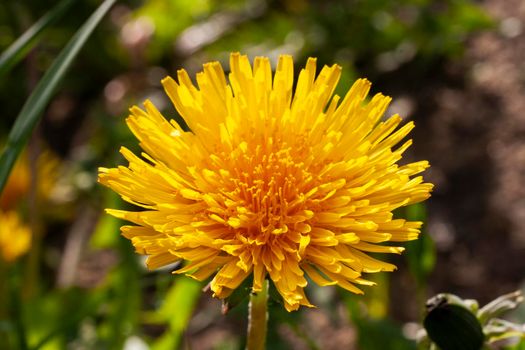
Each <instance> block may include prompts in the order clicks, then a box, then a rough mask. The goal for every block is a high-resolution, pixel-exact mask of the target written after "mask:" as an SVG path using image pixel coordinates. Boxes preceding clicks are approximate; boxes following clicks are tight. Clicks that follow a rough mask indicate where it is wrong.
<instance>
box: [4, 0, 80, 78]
mask: <svg viewBox="0 0 525 350" xmlns="http://www.w3.org/2000/svg"><path fill="white" fill-rule="evenodd" d="M73 1H76V0H62V1H61V2H59V3H58V4H57V5H56V6H55V7H53V8H52V9H51V10H50V11H49V12H47V13H46V14H45V15H44V16H43V17H42V18H40V19H39V20H38V21H37V22H36V23H35V24H33V25H32V26H31V27H30V28H29V29H28V30H26V31H25V33H24V34H22V35H21V36H20V37H19V38H18V39H17V40H15V42H14V43H12V44H11V46H9V47H8V48H7V49H6V50H5V51H4V52H3V53H2V55H0V78H2V77H3V76H4V75H5V74H6V73H7V72H8V71H9V70H10V69H11V68H12V67H13V66H14V65H15V64H17V63H18V62H19V61H20V60H21V59H22V58H23V57H24V56H25V55H26V53H27V52H28V51H29V50H30V49H31V48H32V47H33V46H34V45H35V44H36V39H37V37H38V36H39V35H40V33H42V31H43V30H44V29H46V28H47V27H48V26H50V25H51V24H52V23H53V22H55V21H56V20H57V19H59V18H60V17H62V15H63V14H64V13H65V12H66V10H67V9H68V8H69V7H70V6H71V4H72V3H73Z"/></svg>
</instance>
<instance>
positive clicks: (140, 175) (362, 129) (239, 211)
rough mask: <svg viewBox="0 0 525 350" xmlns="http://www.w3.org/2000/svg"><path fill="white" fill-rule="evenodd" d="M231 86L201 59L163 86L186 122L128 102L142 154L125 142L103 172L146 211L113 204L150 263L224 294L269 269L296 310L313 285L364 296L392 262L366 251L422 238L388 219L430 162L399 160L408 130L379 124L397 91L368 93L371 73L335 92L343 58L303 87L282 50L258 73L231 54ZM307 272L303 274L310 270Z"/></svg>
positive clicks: (311, 68) (417, 192) (395, 121)
mask: <svg viewBox="0 0 525 350" xmlns="http://www.w3.org/2000/svg"><path fill="white" fill-rule="evenodd" d="M230 70H231V73H230V74H229V83H228V81H227V80H226V78H225V74H224V72H223V69H222V67H221V65H220V64H219V63H218V62H212V63H207V64H205V65H204V70H203V72H201V73H198V74H197V83H198V87H195V86H194V85H193V84H192V82H191V79H190V77H189V76H188V74H187V73H186V71H184V70H180V71H178V79H177V80H178V82H176V81H175V80H173V79H172V78H170V77H167V78H165V79H164V80H163V81H162V84H163V86H164V88H165V90H166V92H167V94H168V96H169V97H170V99H171V101H172V102H173V104H174V105H175V108H176V109H177V111H178V112H179V114H180V115H181V116H182V117H183V118H184V120H185V122H186V123H187V125H188V127H189V129H190V131H185V130H184V128H183V127H181V126H180V125H179V124H177V123H176V122H175V121H174V120H170V121H169V122H168V121H166V119H165V118H164V117H163V116H162V115H161V113H160V112H159V111H158V110H157V109H156V108H155V106H154V105H153V104H152V103H151V102H150V101H146V102H145V103H144V107H145V109H140V108H138V107H133V108H131V115H130V116H129V117H128V119H127V124H128V126H129V128H130V129H131V131H132V132H133V134H134V135H135V136H136V137H137V139H138V140H139V141H140V146H141V147H142V149H143V150H144V153H142V158H140V157H137V156H136V155H134V154H133V153H132V152H131V151H129V150H128V149H126V148H122V149H121V153H122V154H123V156H124V157H125V158H126V159H127V160H128V162H129V165H128V166H127V167H125V166H120V167H118V168H113V169H107V168H101V169H100V173H99V181H100V182H101V183H102V184H104V185H106V186H108V187H110V188H111V189H113V190H114V191H116V192H118V193H119V194H120V195H121V196H122V198H123V199H124V200H126V201H127V202H129V203H132V204H135V205H137V206H140V207H142V208H144V210H142V211H138V212H133V211H123V210H111V209H109V210H108V212H109V213H110V214H112V215H114V216H115V217H117V218H122V219H125V220H128V221H130V222H132V223H134V224H135V225H136V226H123V227H122V232H123V235H124V236H125V237H127V238H129V239H131V241H132V243H133V245H134V246H135V248H136V250H137V252H139V253H141V254H146V255H149V257H148V259H147V265H148V267H149V268H152V269H154V268H158V267H161V266H164V265H167V264H172V263H174V262H177V261H181V260H183V261H187V262H188V263H187V264H186V265H185V266H184V267H182V268H180V269H178V270H177V271H175V272H176V273H185V274H188V275H189V276H191V277H193V278H195V279H197V280H205V279H207V278H209V277H212V276H213V278H212V280H211V283H210V287H211V290H212V291H213V293H214V296H216V297H218V298H226V297H228V296H229V295H230V294H231V293H232V291H233V290H235V289H236V288H237V287H238V286H239V285H240V284H241V282H243V280H245V279H246V278H249V277H250V278H253V287H252V290H253V292H257V291H260V290H261V288H262V285H263V281H264V279H265V278H269V279H270V280H271V281H272V282H273V284H274V285H275V287H276V288H277V290H278V291H279V293H280V294H281V295H282V297H283V300H284V304H285V307H286V309H287V310H288V311H291V310H297V309H298V308H299V306H300V305H305V306H312V305H311V304H310V302H309V301H308V299H307V297H306V296H305V293H304V290H303V289H304V287H306V286H307V284H308V280H307V279H306V275H308V276H309V278H310V279H311V280H312V281H314V282H315V283H317V284H319V285H321V286H326V285H339V286H340V287H342V288H344V289H347V290H349V291H351V292H354V293H362V291H361V290H360V289H359V288H358V287H357V286H356V285H371V284H372V282H369V281H367V280H366V279H364V278H363V277H362V275H363V273H372V272H379V271H392V270H394V269H395V266H394V265H392V264H389V263H386V262H382V261H380V260H377V259H376V258H373V257H371V256H370V255H369V254H368V252H374V253H401V252H402V251H403V248H401V247H395V246H391V245H383V244H381V243H385V242H389V241H392V242H401V241H408V240H413V239H416V238H417V236H418V234H419V228H420V226H421V222H409V221H405V220H402V219H395V218H393V215H392V211H393V210H394V209H396V208H399V207H402V206H405V205H409V204H412V203H417V202H420V201H423V200H425V199H426V198H428V197H429V196H430V191H431V189H432V185H431V184H428V183H424V182H423V178H422V177H421V176H414V175H416V174H419V173H421V172H422V171H423V170H425V169H426V168H427V167H428V166H429V164H428V162H427V161H419V162H414V163H410V164H406V165H398V164H397V162H398V161H399V160H400V159H401V158H402V154H403V152H404V151H405V150H406V149H407V148H408V147H409V146H410V145H411V143H412V142H411V140H408V141H405V142H404V143H403V144H402V145H401V146H399V147H397V146H396V145H397V144H398V143H399V142H400V141H401V140H403V139H404V138H405V137H406V136H407V134H408V133H409V132H410V130H411V129H412V128H413V127H414V125H413V123H412V122H410V123H407V124H405V125H404V126H402V127H400V128H398V126H399V125H400V123H401V121H402V120H401V118H400V117H399V116H398V115H394V116H392V117H390V118H389V119H387V120H386V121H381V117H382V115H383V113H384V112H385V110H386V108H387V106H388V104H389V102H390V98H389V97H385V96H383V95H381V94H377V95H375V96H374V97H373V98H371V99H370V101H368V102H365V99H366V96H367V94H368V91H369V89H370V83H369V82H368V81H367V80H364V79H360V80H357V81H356V82H355V83H354V85H353V86H352V88H351V89H350V90H349V91H348V93H347V94H346V96H345V97H344V98H343V99H342V100H341V99H340V98H339V96H337V95H335V96H333V92H334V90H335V88H336V85H337V83H338V80H339V78H340V75H341V67H339V66H337V65H333V66H331V67H328V66H325V67H323V68H322V70H321V71H320V72H319V74H318V75H317V77H316V60H315V59H313V58H310V59H309V60H308V62H307V64H306V67H305V68H304V69H302V70H301V72H300V74H299V77H298V80H297V86H296V88H295V92H293V85H294V69H293V61H292V58H291V57H290V56H281V57H280V59H279V62H278V65H277V68H276V71H275V74H274V75H273V77H272V70H271V67H270V62H269V60H268V58H265V57H257V58H256V59H255V61H254V64H253V68H252V66H251V65H250V62H249V60H248V58H247V57H246V56H242V55H240V54H238V53H234V54H232V55H231V58H230ZM305 273H306V274H305Z"/></svg>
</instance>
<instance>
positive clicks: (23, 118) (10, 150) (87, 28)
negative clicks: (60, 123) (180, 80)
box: [0, 0, 116, 193]
mask: <svg viewBox="0 0 525 350" xmlns="http://www.w3.org/2000/svg"><path fill="white" fill-rule="evenodd" d="M115 1H116V0H105V1H104V2H103V3H102V4H101V5H100V6H99V7H98V9H97V10H96V11H95V12H94V13H93V14H92V15H91V17H89V19H88V20H87V21H86V22H85V23H84V24H83V25H82V27H81V28H80V29H79V30H78V31H77V32H76V33H75V35H74V36H73V37H72V38H71V40H70V41H69V42H68V43H67V45H66V47H65V48H64V49H63V50H62V51H61V52H60V54H59V55H58V57H57V58H56V59H55V60H54V61H53V64H52V65H51V67H50V68H49V70H48V71H47V72H46V73H45V74H44V76H43V77H42V79H40V81H39V82H38V84H37V86H36V88H35V89H34V91H33V93H31V96H29V98H28V99H27V101H26V103H25V104H24V106H23V107H22V110H21V111H20V113H19V114H18V116H17V118H16V121H15V124H14V125H13V127H12V128H11V132H10V133H9V136H8V138H7V144H6V146H5V149H4V151H3V153H2V155H1V156H0V193H1V192H2V190H3V189H4V186H5V184H6V182H7V178H8V177H9V174H10V172H11V169H12V168H13V165H14V164H15V161H16V159H17V158H18V155H19V154H20V152H21V151H22V148H23V147H24V145H25V144H26V143H27V139H28V138H29V135H30V134H31V132H32V130H33V129H34V127H35V125H36V124H37V122H38V121H39V120H40V117H41V115H42V112H43V110H44V108H45V107H46V106H47V104H48V103H49V101H50V100H51V97H52V96H53V94H54V92H55V89H56V87H57V86H58V84H59V83H60V82H61V81H62V79H63V78H64V76H65V74H66V72H67V69H68V68H69V66H70V65H71V63H72V62H73V60H74V59H75V57H76V56H77V54H78V53H79V52H80V49H81V48H82V47H83V46H84V44H85V43H86V41H87V39H88V38H89V36H90V35H91V33H92V32H93V30H94V29H95V28H96V26H97V25H98V24H99V22H100V21H101V20H102V18H103V17H104V15H105V14H106V13H107V12H108V10H109V9H110V8H111V6H112V5H113V4H114V3H115Z"/></svg>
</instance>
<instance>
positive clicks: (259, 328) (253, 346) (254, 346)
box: [246, 280, 268, 350]
mask: <svg viewBox="0 0 525 350" xmlns="http://www.w3.org/2000/svg"><path fill="white" fill-rule="evenodd" d="M248 312H249V314H248V340H247V343H246V350H264V349H265V343H266V328H267V322H268V280H265V281H264V283H263V287H262V290H261V291H260V292H259V293H257V294H255V293H252V294H251V295H250V305H249V307H248Z"/></svg>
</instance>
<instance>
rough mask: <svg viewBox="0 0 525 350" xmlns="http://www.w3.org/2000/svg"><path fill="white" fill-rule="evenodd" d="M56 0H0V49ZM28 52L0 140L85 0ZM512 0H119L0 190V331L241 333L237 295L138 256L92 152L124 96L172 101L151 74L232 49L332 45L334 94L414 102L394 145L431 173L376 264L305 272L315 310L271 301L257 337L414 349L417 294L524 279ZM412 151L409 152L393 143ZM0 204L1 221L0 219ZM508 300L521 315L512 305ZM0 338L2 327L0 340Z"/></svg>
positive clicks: (485, 289) (190, 338)
mask: <svg viewBox="0 0 525 350" xmlns="http://www.w3.org/2000/svg"><path fill="white" fill-rule="evenodd" d="M58 3H59V1H51V0H39V1H34V0H33V1H31V0H19V1H3V2H0V51H4V50H5V49H7V47H8V46H9V45H10V44H11V43H12V42H13V41H14V40H15V39H16V38H18V37H19V36H20V35H21V34H22V33H23V32H24V31H25V30H26V29H27V28H28V27H29V26H31V25H32V24H33V23H34V22H36V21H37V20H38V19H39V18H41V17H42V16H43V15H45V14H46V13H47V12H48V11H49V10H50V9H51V8H53V7H54V6H56V5H57V4H58ZM63 3H65V6H66V7H65V10H64V13H63V15H62V16H61V17H60V18H57V19H56V20H55V21H54V22H53V23H52V24H51V25H50V26H48V27H47V28H46V29H45V30H44V31H43V33H42V35H40V36H39V37H38V39H37V41H36V42H35V45H33V47H32V48H31V50H30V51H29V52H28V54H27V56H26V57H25V58H24V59H23V60H22V61H21V62H20V63H18V64H17V65H16V66H14V67H13V69H12V70H10V71H9V72H7V73H6V74H4V75H3V77H2V79H1V80H0V105H1V106H2V116H1V118H0V145H1V144H2V143H3V142H5V139H6V137H7V134H8V132H9V130H10V128H11V126H12V125H13V123H14V120H15V118H16V116H17V114H18V112H19V111H20V109H21V106H22V105H23V103H24V101H25V100H26V99H27V96H28V95H29V93H30V92H31V91H32V90H33V89H34V87H35V85H36V83H37V81H38V80H39V79H40V77H41V76H42V75H43V73H44V72H45V71H46V70H47V69H48V68H49V65H50V63H51V62H52V61H53V59H54V58H55V57H56V56H57V54H58V53H59V52H60V50H61V49H62V48H63V47H64V45H65V44H66V43H67V41H68V40H69V39H70V38H71V36H72V35H73V34H74V32H75V31H76V30H77V29H78V27H79V26H80V25H81V24H82V23H83V22H84V21H85V20H86V18H87V17H88V16H89V15H90V14H91V13H92V12H93V11H94V9H95V8H96V7H97V5H98V4H99V3H100V2H99V1H91V0H77V1H74V0H70V1H68V0H65V1H63ZM524 26H525V4H524V3H523V2H522V1H520V0H484V1H473V0H438V1H430V0H398V1H391V0H345V1H335V0H332V1H322V0H316V1H307V0H283V1H277V0H273V1H272V0H249V1H241V0H224V1H220V0H150V1H132V0H128V1H118V2H117V4H116V5H115V6H114V7H113V8H112V9H111V11H110V12H109V14H108V15H107V16H106V18H105V20H104V21H103V22H102V23H101V25H100V26H99V27H98V28H97V30H96V31H95V32H94V34H93V35H92V37H91V38H90V39H89V41H88V42H87V44H86V46H85V47H84V48H83V50H82V51H81V54H80V56H79V57H78V58H77V59H76V60H75V62H74V64H73V67H72V68H71V70H70V71H69V72H68V74H67V76H66V78H65V80H64V81H63V82H62V83H61V84H60V86H59V88H58V91H57V93H56V95H55V97H54V98H53V100H52V102H51V103H50V105H49V106H48V107H47V108H46V110H45V114H44V116H43V119H42V121H41V122H40V123H39V124H38V126H37V128H36V130H35V132H34V133H33V135H32V136H31V139H30V141H29V144H28V146H27V148H26V149H25V150H24V153H23V155H22V157H21V158H20V160H19V162H18V164H17V166H16V168H15V170H14V172H13V174H12V177H11V179H10V181H9V182H8V185H7V187H6V189H5V190H4V192H3V193H2V197H1V200H0V209H1V210H2V211H3V212H7V211H15V212H16V213H18V216H19V218H20V220H21V221H22V222H24V224H25V225H27V226H28V227H30V229H31V231H32V242H31V247H30V250H29V251H28V252H27V254H25V255H23V256H21V257H20V258H19V259H17V260H16V261H9V262H8V261H4V262H2V266H1V268H0V270H1V271H0V274H1V278H2V281H3V282H4V283H2V286H3V287H2V288H0V293H2V296H1V297H0V304H2V305H1V307H0V334H1V335H2V339H1V340H0V349H4V348H5V349H10V348H13V349H17V348H18V347H21V348H24V347H26V348H30V349H66V348H67V349H122V348H125V349H136V350H139V349H148V348H151V349H174V348H177V347H180V348H183V349H186V348H188V349H189V348H191V349H241V348H242V347H243V345H244V341H245V339H244V336H245V335H244V334H245V329H246V319H245V318H246V301H244V303H241V304H240V305H239V307H237V308H235V309H233V310H231V311H230V312H229V313H228V314H227V315H225V316H223V315H221V305H220V302H219V301H217V300H215V299H211V297H210V295H209V294H206V293H202V292H201V289H202V287H203V286H202V285H200V284H198V283H196V282H195V281H193V280H190V279H188V278H185V277H179V276H176V277H174V276H172V275H171V274H170V273H169V270H164V271H155V272H151V271H146V270H145V268H144V267H143V261H142V259H141V258H140V257H138V256H137V255H136V254H135V253H134V252H133V249H132V247H131V244H130V243H129V242H128V241H127V240H126V239H124V238H122V237H121V236H120V235H119V227H120V225H121V222H118V221H117V220H115V219H113V218H110V217H109V216H107V215H105V214H103V208H107V207H112V208H116V207H122V206H123V205H124V204H123V202H122V201H121V200H120V199H119V198H117V197H116V195H114V194H113V193H111V192H110V191H109V190H106V189H104V188H101V186H99V185H97V183H96V176H97V175H96V169H97V167H98V166H115V165H116V164H123V160H122V158H121V157H119V156H118V154H117V150H118V148H119V147H120V145H126V146H127V147H129V148H130V149H132V150H137V149H138V148H137V145H136V142H135V140H134V139H133V138H132V137H131V134H130V132H129V131H128V129H127V128H126V126H125V124H124V118H125V117H126V115H127V109H128V108H129V107H130V106H132V105H133V104H140V103H141V102H142V101H143V100H144V99H146V98H149V99H151V100H152V101H154V103H155V104H156V105H157V107H159V109H161V110H162V111H163V112H164V113H165V114H164V115H165V116H166V117H168V118H175V117H176V112H175V110H174V108H173V107H172V106H171V105H170V103H169V101H168V99H167V96H165V95H164V93H163V90H162V88H161V85H160V80H161V79H162V78H163V77H164V76H166V75H174V74H175V73H176V70H177V69H179V68H182V67H183V68H186V69H187V70H188V71H189V73H190V76H193V75H194V73H195V72H197V71H198V70H200V68H201V64H202V63H204V62H207V61H210V60H219V61H221V62H223V66H224V67H227V66H228V64H227V61H228V57H229V53H230V52H232V51H241V52H243V53H247V54H249V55H250V56H251V57H252V58H253V57H254V56H256V55H264V56H270V57H271V58H272V60H273V62H275V59H276V58H277V57H278V55H279V54H281V53H287V54H292V55H293V56H294V61H295V63H296V69H299V68H300V67H301V66H302V65H303V64H304V62H306V58H307V57H310V56H314V57H318V62H319V64H333V63H338V64H340V65H341V66H342V67H343V76H342V79H341V83H340V84H339V87H338V93H340V94H341V93H343V92H344V91H346V89H348V87H349V86H350V85H351V84H352V82H353V80H354V79H356V78H358V77H367V78H368V79H370V80H371V81H372V83H373V87H372V89H373V92H383V93H384V94H387V95H390V96H392V97H393V98H394V101H393V103H392V105H391V107H390V109H389V111H388V112H387V114H388V115H391V114H393V113H399V114H401V115H402V116H404V117H405V118H406V120H415V122H416V125H417V127H416V130H415V133H414V135H413V136H414V141H415V147H413V150H412V151H409V155H408V157H409V158H410V157H414V158H415V159H416V158H417V159H428V160H429V161H430V162H431V164H432V168H431V170H430V171H429V172H428V174H427V180H428V181H430V182H433V183H434V184H435V185H436V187H435V191H434V194H433V197H432V198H431V199H430V200H429V201H428V203H427V204H426V205H418V206H412V207H409V208H407V209H405V210H403V211H402V212H400V213H399V215H401V216H405V217H408V218H411V219H416V220H421V219H423V220H426V226H425V229H424V231H425V232H424V234H423V235H422V236H421V238H420V239H419V240H418V241H416V242H412V243H410V244H407V245H406V246H407V251H406V253H405V254H404V255H403V256H402V257H395V258H393V259H392V261H393V262H394V263H395V264H397V265H398V266H399V270H398V271H396V272H395V273H393V274H389V275H387V274H381V275H379V276H377V277H374V278H375V279H376V281H377V282H378V283H379V286H377V287H374V288H368V289H367V290H366V295H365V296H364V297H360V296H352V295H348V294H347V293H343V292H342V291H341V290H338V289H336V288H311V289H310V290H309V293H310V295H311V296H312V299H313V302H314V303H315V304H316V305H318V306H319V308H318V309H314V310H301V311H299V312H295V313H287V312H286V311H284V310H283V309H282V307H280V306H279V305H277V306H275V307H272V308H271V310H270V315H271V316H270V317H271V318H270V329H269V331H270V333H269V339H268V344H269V348H271V349H335V348H338V349H340V348H341V349H342V348H345V349H364V350H367V349H415V348H416V345H415V343H414V342H413V340H412V339H413V338H414V336H415V330H416V329H417V324H418V323H419V322H420V321H421V317H422V312H423V310H424V303H425V301H426V299H427V298H428V297H430V296H432V295H434V294H436V293H438V292H442V291H446V292H452V293H456V294H458V295H460V296H462V297H469V298H476V299H478V300H479V301H480V302H481V303H482V304H484V303H485V302H487V301H489V300H491V299H493V298H495V297H496V296H498V295H500V294H502V293H505V292H510V291H511V290H515V289H519V288H520V286H522V285H523V283H524V281H525V274H524V272H523V271H525V258H524V257H525V224H524V222H525V220H524V219H525V200H524V198H525V187H524V186H523V183H524V179H525V138H524V137H523V135H525V120H524V115H525V114H524V113H523V111H524V110H525V98H524V97H525V27H524ZM410 152H412V153H410ZM4 224H5V223H2V222H0V225H4ZM514 317H515V318H516V319H517V320H521V322H525V311H524V310H518V312H516V314H515V315H514ZM4 343H5V344H6V345H5V346H4V345H3V344H4Z"/></svg>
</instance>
